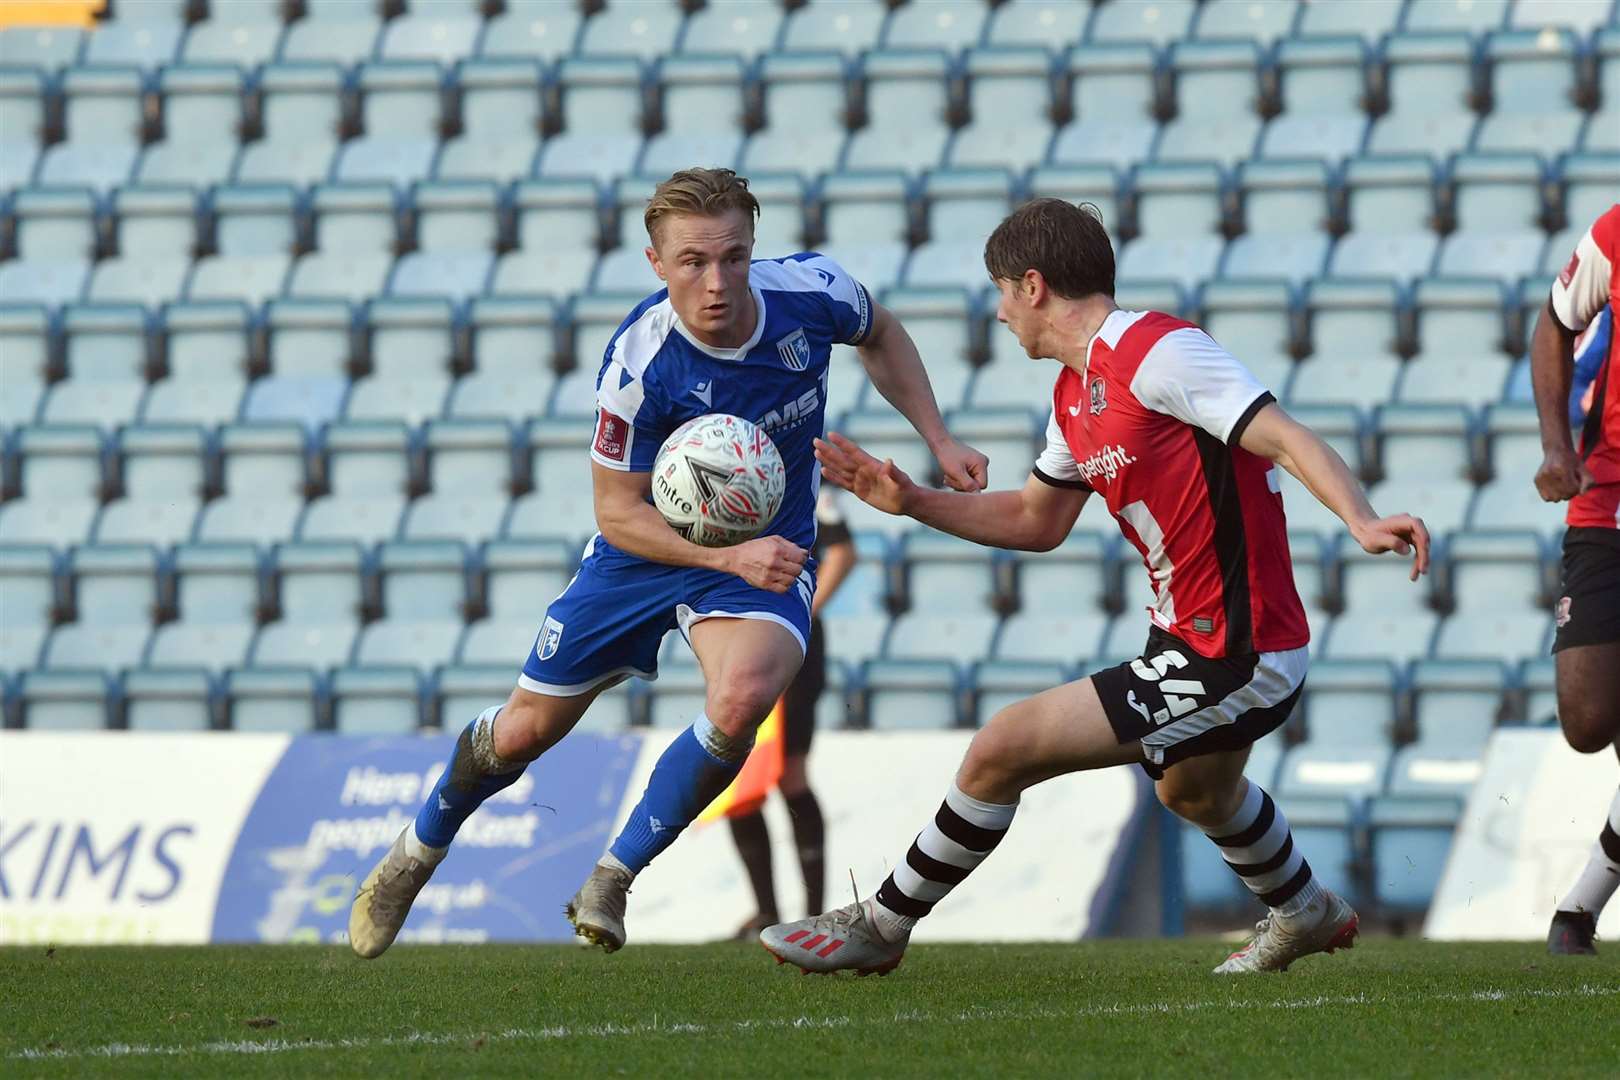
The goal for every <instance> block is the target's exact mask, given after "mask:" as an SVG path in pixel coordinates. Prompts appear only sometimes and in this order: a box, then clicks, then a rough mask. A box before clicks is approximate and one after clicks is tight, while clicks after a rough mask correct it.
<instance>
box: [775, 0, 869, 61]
mask: <svg viewBox="0 0 1620 1080" xmlns="http://www.w3.org/2000/svg"><path fill="white" fill-rule="evenodd" d="M887 14H888V11H887V5H886V4H884V3H883V2H882V0H852V2H851V3H845V4H838V5H836V6H835V7H833V8H831V9H828V10H821V9H817V8H814V7H812V6H810V5H806V6H804V7H800V8H797V9H795V10H793V11H790V12H789V13H788V17H787V20H786V22H785V23H784V24H783V27H782V38H781V42H780V45H779V47H780V48H781V49H782V50H783V51H811V50H814V51H823V50H834V51H842V52H844V53H845V54H847V55H855V54H858V53H862V52H865V51H867V50H869V49H872V48H875V47H876V46H877V43H878V35H879V34H880V33H881V32H882V29H883V22H884V18H885V16H886V15H887Z"/></svg>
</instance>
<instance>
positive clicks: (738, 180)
mask: <svg viewBox="0 0 1620 1080" xmlns="http://www.w3.org/2000/svg"><path fill="white" fill-rule="evenodd" d="M728 210H741V211H743V212H744V213H745V214H747V215H748V224H749V226H750V227H752V225H753V224H754V222H755V221H756V220H758V218H759V200H758V199H756V198H754V193H753V192H751V191H749V190H748V178H747V177H745V176H738V175H737V174H736V173H735V172H732V171H731V170H730V169H682V170H680V171H679V172H677V173H675V174H673V175H672V176H670V178H669V179H668V180H665V181H664V182H663V183H661V184H659V185H658V186H657V187H656V188H654V189H653V193H652V198H650V199H648V200H647V212H646V213H645V214H644V215H643V216H642V220H643V221H644V222H646V225H647V236H648V237H649V238H650V239H651V240H652V242H653V243H654V244H657V243H658V223H659V222H660V221H662V220H663V219H664V218H666V217H669V216H671V215H674V214H697V215H700V216H703V217H714V216H718V215H720V214H724V213H725V212H727V211H728Z"/></svg>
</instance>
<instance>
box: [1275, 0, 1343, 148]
mask: <svg viewBox="0 0 1620 1080" xmlns="http://www.w3.org/2000/svg"><path fill="white" fill-rule="evenodd" d="M1322 6H1324V5H1320V4H1308V5H1306V12H1307V14H1308V13H1310V12H1311V11H1314V10H1316V9H1317V8H1320V7H1322ZM1276 64H1277V81H1278V93H1279V95H1280V96H1281V99H1282V107H1283V112H1282V115H1281V116H1279V117H1277V118H1276V119H1274V120H1273V121H1272V122H1271V123H1270V124H1269V125H1267V127H1266V132H1265V135H1264V136H1263V137H1262V140H1261V152H1262V154H1263V156H1265V157H1279V158H1281V157H1322V158H1342V157H1345V156H1348V155H1350V154H1353V153H1355V152H1356V151H1357V150H1358V149H1359V148H1360V145H1361V142H1362V140H1363V138H1364V136H1365V135H1366V132H1367V120H1366V115H1365V113H1364V112H1363V105H1364V102H1365V95H1366V81H1365V77H1364V74H1363V69H1364V67H1365V65H1366V52H1365V49H1364V46H1363V43H1361V42H1359V41H1356V40H1355V39H1354V38H1323V39H1311V38H1302V39H1294V40H1290V41H1285V42H1283V43H1282V44H1281V45H1279V46H1278V48H1277V60H1276Z"/></svg>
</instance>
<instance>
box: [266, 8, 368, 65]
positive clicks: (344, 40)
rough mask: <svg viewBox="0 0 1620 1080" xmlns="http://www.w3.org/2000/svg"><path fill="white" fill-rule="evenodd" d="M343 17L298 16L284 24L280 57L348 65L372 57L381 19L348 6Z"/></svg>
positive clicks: (284, 59) (285, 59)
mask: <svg viewBox="0 0 1620 1080" xmlns="http://www.w3.org/2000/svg"><path fill="white" fill-rule="evenodd" d="M349 10H350V13H351V17H349V18H344V19H307V18H306V19H299V20H298V21H297V22H295V23H292V24H291V25H289V26H288V27H287V36H286V37H285V38H283V39H282V42H281V56H280V59H281V60H283V61H300V62H306V61H322V62H326V63H333V64H342V65H343V66H344V67H350V66H352V65H354V64H359V63H363V62H364V61H366V60H369V59H371V57H372V56H373V55H374V54H375V51H376V47H377V39H378V37H379V36H380V35H381V31H382V20H381V19H378V18H377V17H376V16H368V15H361V14H359V8H358V6H357V5H351V7H350V9H349Z"/></svg>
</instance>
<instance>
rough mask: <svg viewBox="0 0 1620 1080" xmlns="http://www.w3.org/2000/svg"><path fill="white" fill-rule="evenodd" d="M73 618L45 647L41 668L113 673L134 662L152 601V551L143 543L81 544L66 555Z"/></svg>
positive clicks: (141, 645)
mask: <svg viewBox="0 0 1620 1080" xmlns="http://www.w3.org/2000/svg"><path fill="white" fill-rule="evenodd" d="M67 566H68V573H69V575H70V578H71V580H72V587H73V597H74V601H73V609H74V615H75V619H74V621H72V622H67V623H63V624H61V625H60V626H58V627H57V628H56V629H55V630H54V631H53V632H52V633H51V636H50V638H49V640H47V641H46V643H45V649H44V652H43V653H41V655H40V663H41V665H42V666H44V667H47V668H96V667H99V668H102V669H105V670H117V669H120V668H126V667H133V666H135V665H136V664H138V663H139V662H140V658H141V654H142V653H143V652H144V651H145V648H146V639H147V628H148V627H149V626H150V624H151V620H152V615H153V612H154V611H155V610H156V607H157V602H158V579H157V570H158V560H157V552H156V551H155V550H153V549H152V548H151V547H149V546H147V545H144V544H107V545H98V546H91V545H85V546H82V547H78V548H75V549H74V550H73V552H72V553H71V555H70V556H69V557H68V563H67Z"/></svg>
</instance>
